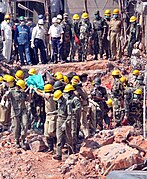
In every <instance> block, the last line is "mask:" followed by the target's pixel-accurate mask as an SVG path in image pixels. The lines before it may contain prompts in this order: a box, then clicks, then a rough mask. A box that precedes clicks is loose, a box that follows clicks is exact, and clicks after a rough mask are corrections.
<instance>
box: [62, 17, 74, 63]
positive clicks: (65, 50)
mask: <svg viewBox="0 0 147 179" xmlns="http://www.w3.org/2000/svg"><path fill="white" fill-rule="evenodd" d="M61 26H62V28H63V31H64V36H63V46H62V58H63V61H67V57H68V56H69V53H70V42H71V39H72V30H71V29H72V24H71V23H70V21H65V20H63V21H62V22H61Z"/></svg>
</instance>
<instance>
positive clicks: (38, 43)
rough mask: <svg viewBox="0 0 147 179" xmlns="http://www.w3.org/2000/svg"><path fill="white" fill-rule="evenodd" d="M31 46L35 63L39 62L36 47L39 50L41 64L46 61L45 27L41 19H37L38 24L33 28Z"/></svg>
mask: <svg viewBox="0 0 147 179" xmlns="http://www.w3.org/2000/svg"><path fill="white" fill-rule="evenodd" d="M31 47H32V48H33V49H34V55H35V64H36V65H37V64H38V63H39V59H38V49H39V50H40V56H41V62H42V64H46V63H47V57H46V51H45V48H46V47H45V29H44V21H43V19H39V20H38V24H37V25H36V26H35V27H34V28H33V31H32V39H31Z"/></svg>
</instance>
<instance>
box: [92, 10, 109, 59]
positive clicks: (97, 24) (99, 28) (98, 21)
mask: <svg viewBox="0 0 147 179" xmlns="http://www.w3.org/2000/svg"><path fill="white" fill-rule="evenodd" d="M94 15H95V19H94V21H93V30H94V34H93V35H94V37H93V39H94V55H95V57H94V60H97V58H98V53H99V54H100V59H102V58H103V53H104V50H103V39H104V34H105V33H106V29H104V28H105V26H104V24H105V21H104V19H103V18H102V17H101V16H100V12H99V10H97V11H96V12H95V14H94Z"/></svg>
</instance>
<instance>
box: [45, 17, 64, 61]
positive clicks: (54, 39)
mask: <svg viewBox="0 0 147 179" xmlns="http://www.w3.org/2000/svg"><path fill="white" fill-rule="evenodd" d="M48 34H49V42H50V44H52V50H53V52H52V60H51V61H52V62H53V63H57V62H58V55H59V60H60V61H61V62H62V43H63V34H64V31H63V28H62V27H61V25H59V24H58V21H57V18H56V17H54V18H53V19H52V25H51V26H50V29H49V32H48Z"/></svg>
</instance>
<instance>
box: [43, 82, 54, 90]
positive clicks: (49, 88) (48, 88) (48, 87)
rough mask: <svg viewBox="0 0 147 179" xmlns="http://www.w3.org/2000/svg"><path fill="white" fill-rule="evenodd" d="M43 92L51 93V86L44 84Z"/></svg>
mask: <svg viewBox="0 0 147 179" xmlns="http://www.w3.org/2000/svg"><path fill="white" fill-rule="evenodd" d="M44 91H45V92H51V91H53V86H52V85H51V84H46V85H45V86H44Z"/></svg>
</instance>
